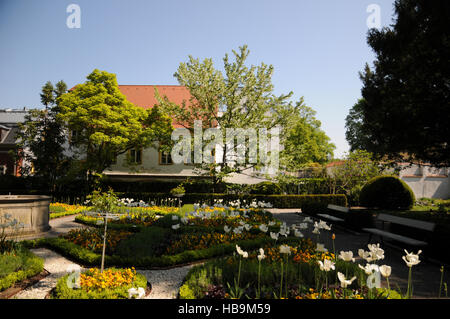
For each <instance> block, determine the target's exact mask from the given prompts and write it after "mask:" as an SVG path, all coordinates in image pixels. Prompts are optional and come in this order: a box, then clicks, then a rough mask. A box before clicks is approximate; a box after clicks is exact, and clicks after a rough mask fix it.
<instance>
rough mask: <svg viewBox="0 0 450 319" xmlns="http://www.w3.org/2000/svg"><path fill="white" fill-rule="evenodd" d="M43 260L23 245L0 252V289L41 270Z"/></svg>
mask: <svg viewBox="0 0 450 319" xmlns="http://www.w3.org/2000/svg"><path fill="white" fill-rule="evenodd" d="M43 269H44V262H43V260H42V259H41V258H39V257H37V256H35V255H34V254H33V253H32V252H30V251H29V250H28V249H26V248H24V247H18V248H17V249H14V250H12V251H9V252H3V253H0V291H3V290H5V289H7V288H9V287H11V286H12V285H14V284H15V283H17V282H20V281H22V280H24V279H26V278H30V277H32V276H35V275H37V274H39V273H40V272H42V270H43Z"/></svg>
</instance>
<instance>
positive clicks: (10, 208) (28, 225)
mask: <svg viewBox="0 0 450 319" xmlns="http://www.w3.org/2000/svg"><path fill="white" fill-rule="evenodd" d="M50 202H51V197H50V196H45V195H0V223H4V222H5V214H9V215H11V219H10V220H14V219H16V220H17V222H19V223H23V224H24V227H23V228H20V229H19V233H18V234H17V235H19V236H20V235H28V234H35V233H40V232H44V231H48V230H49V229H50V225H49V223H48V222H49V205H50ZM11 231H12V230H11V227H8V228H6V233H7V234H8V233H10V234H11Z"/></svg>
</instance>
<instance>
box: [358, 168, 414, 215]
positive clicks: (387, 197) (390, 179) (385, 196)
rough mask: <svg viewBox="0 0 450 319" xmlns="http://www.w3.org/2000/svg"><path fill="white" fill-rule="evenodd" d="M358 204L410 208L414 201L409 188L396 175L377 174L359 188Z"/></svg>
mask: <svg viewBox="0 0 450 319" xmlns="http://www.w3.org/2000/svg"><path fill="white" fill-rule="evenodd" d="M359 201H360V204H361V205H362V206H365V207H373V208H381V209H411V208H412V206H413V205H414V202H415V197H414V193H413V191H412V190H411V188H410V187H409V186H408V185H407V184H406V183H405V182H404V181H402V180H401V179H399V178H398V177H396V176H377V177H374V178H372V179H371V180H369V181H368V182H367V183H366V185H364V187H363V188H362V190H361V194H360V197H359Z"/></svg>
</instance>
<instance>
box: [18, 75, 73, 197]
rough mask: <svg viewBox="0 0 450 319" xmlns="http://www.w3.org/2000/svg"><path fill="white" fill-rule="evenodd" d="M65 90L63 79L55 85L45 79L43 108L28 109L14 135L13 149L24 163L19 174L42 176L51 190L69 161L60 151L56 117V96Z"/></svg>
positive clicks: (60, 135)
mask: <svg viewBox="0 0 450 319" xmlns="http://www.w3.org/2000/svg"><path fill="white" fill-rule="evenodd" d="M66 91H67V85H66V84H65V83H64V82H63V81H59V82H58V83H56V85H55V86H53V84H52V83H51V82H50V81H48V82H47V83H45V85H44V86H43V87H42V92H41V94H40V96H41V102H42V104H43V105H44V107H45V108H44V109H35V110H30V111H29V113H28V114H27V115H26V116H25V121H24V122H23V123H21V124H19V132H18V135H17V139H18V143H17V146H16V152H15V153H16V154H17V157H18V159H19V158H21V159H23V163H24V165H22V166H21V174H23V175H27V174H31V173H32V174H34V175H35V176H38V177H42V178H43V180H44V181H45V182H46V183H47V184H48V186H49V187H50V188H51V189H52V190H53V191H54V190H55V188H56V184H57V180H58V179H59V178H61V177H62V176H63V175H64V173H65V172H66V170H67V168H68V166H69V164H70V158H69V157H68V156H67V154H65V152H64V151H65V148H64V143H65V141H66V138H65V134H64V127H63V123H62V122H61V120H60V119H59V118H58V114H59V112H60V108H59V103H58V101H59V97H60V96H61V95H63V94H64V93H65V92H66ZM28 163H30V164H31V165H27V164H28Z"/></svg>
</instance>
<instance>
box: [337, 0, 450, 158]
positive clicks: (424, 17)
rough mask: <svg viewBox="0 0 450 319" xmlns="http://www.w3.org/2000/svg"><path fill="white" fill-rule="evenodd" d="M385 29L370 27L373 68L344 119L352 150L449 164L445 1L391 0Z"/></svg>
mask: <svg viewBox="0 0 450 319" xmlns="http://www.w3.org/2000/svg"><path fill="white" fill-rule="evenodd" d="M394 6H395V14H396V19H395V21H394V24H393V25H391V27H390V28H383V29H381V30H376V29H371V30H370V31H369V33H368V37H367V41H368V44H369V45H370V47H371V48H372V49H373V50H374V52H375V54H376V60H375V61H374V67H373V69H371V68H369V66H367V65H366V68H365V70H364V71H363V72H362V73H361V74H360V76H361V79H362V81H363V88H362V97H363V100H360V101H359V102H358V103H357V104H355V106H353V108H352V109H351V111H350V114H349V115H348V116H347V120H346V127H347V132H346V136H347V140H348V142H349V144H350V146H351V149H352V150H356V149H365V150H368V151H370V152H372V153H374V154H375V155H378V156H380V157H382V156H384V157H385V158H390V159H393V160H399V159H401V160H408V161H423V162H429V163H432V164H435V165H438V166H449V165H450V145H449V142H450V141H449V139H450V126H449V123H450V104H449V102H450V99H449V98H450V77H449V75H450V38H449V34H450V32H449V31H450V23H449V17H450V1H448V0H436V1H426V0H397V1H396V2H395V4H394Z"/></svg>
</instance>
